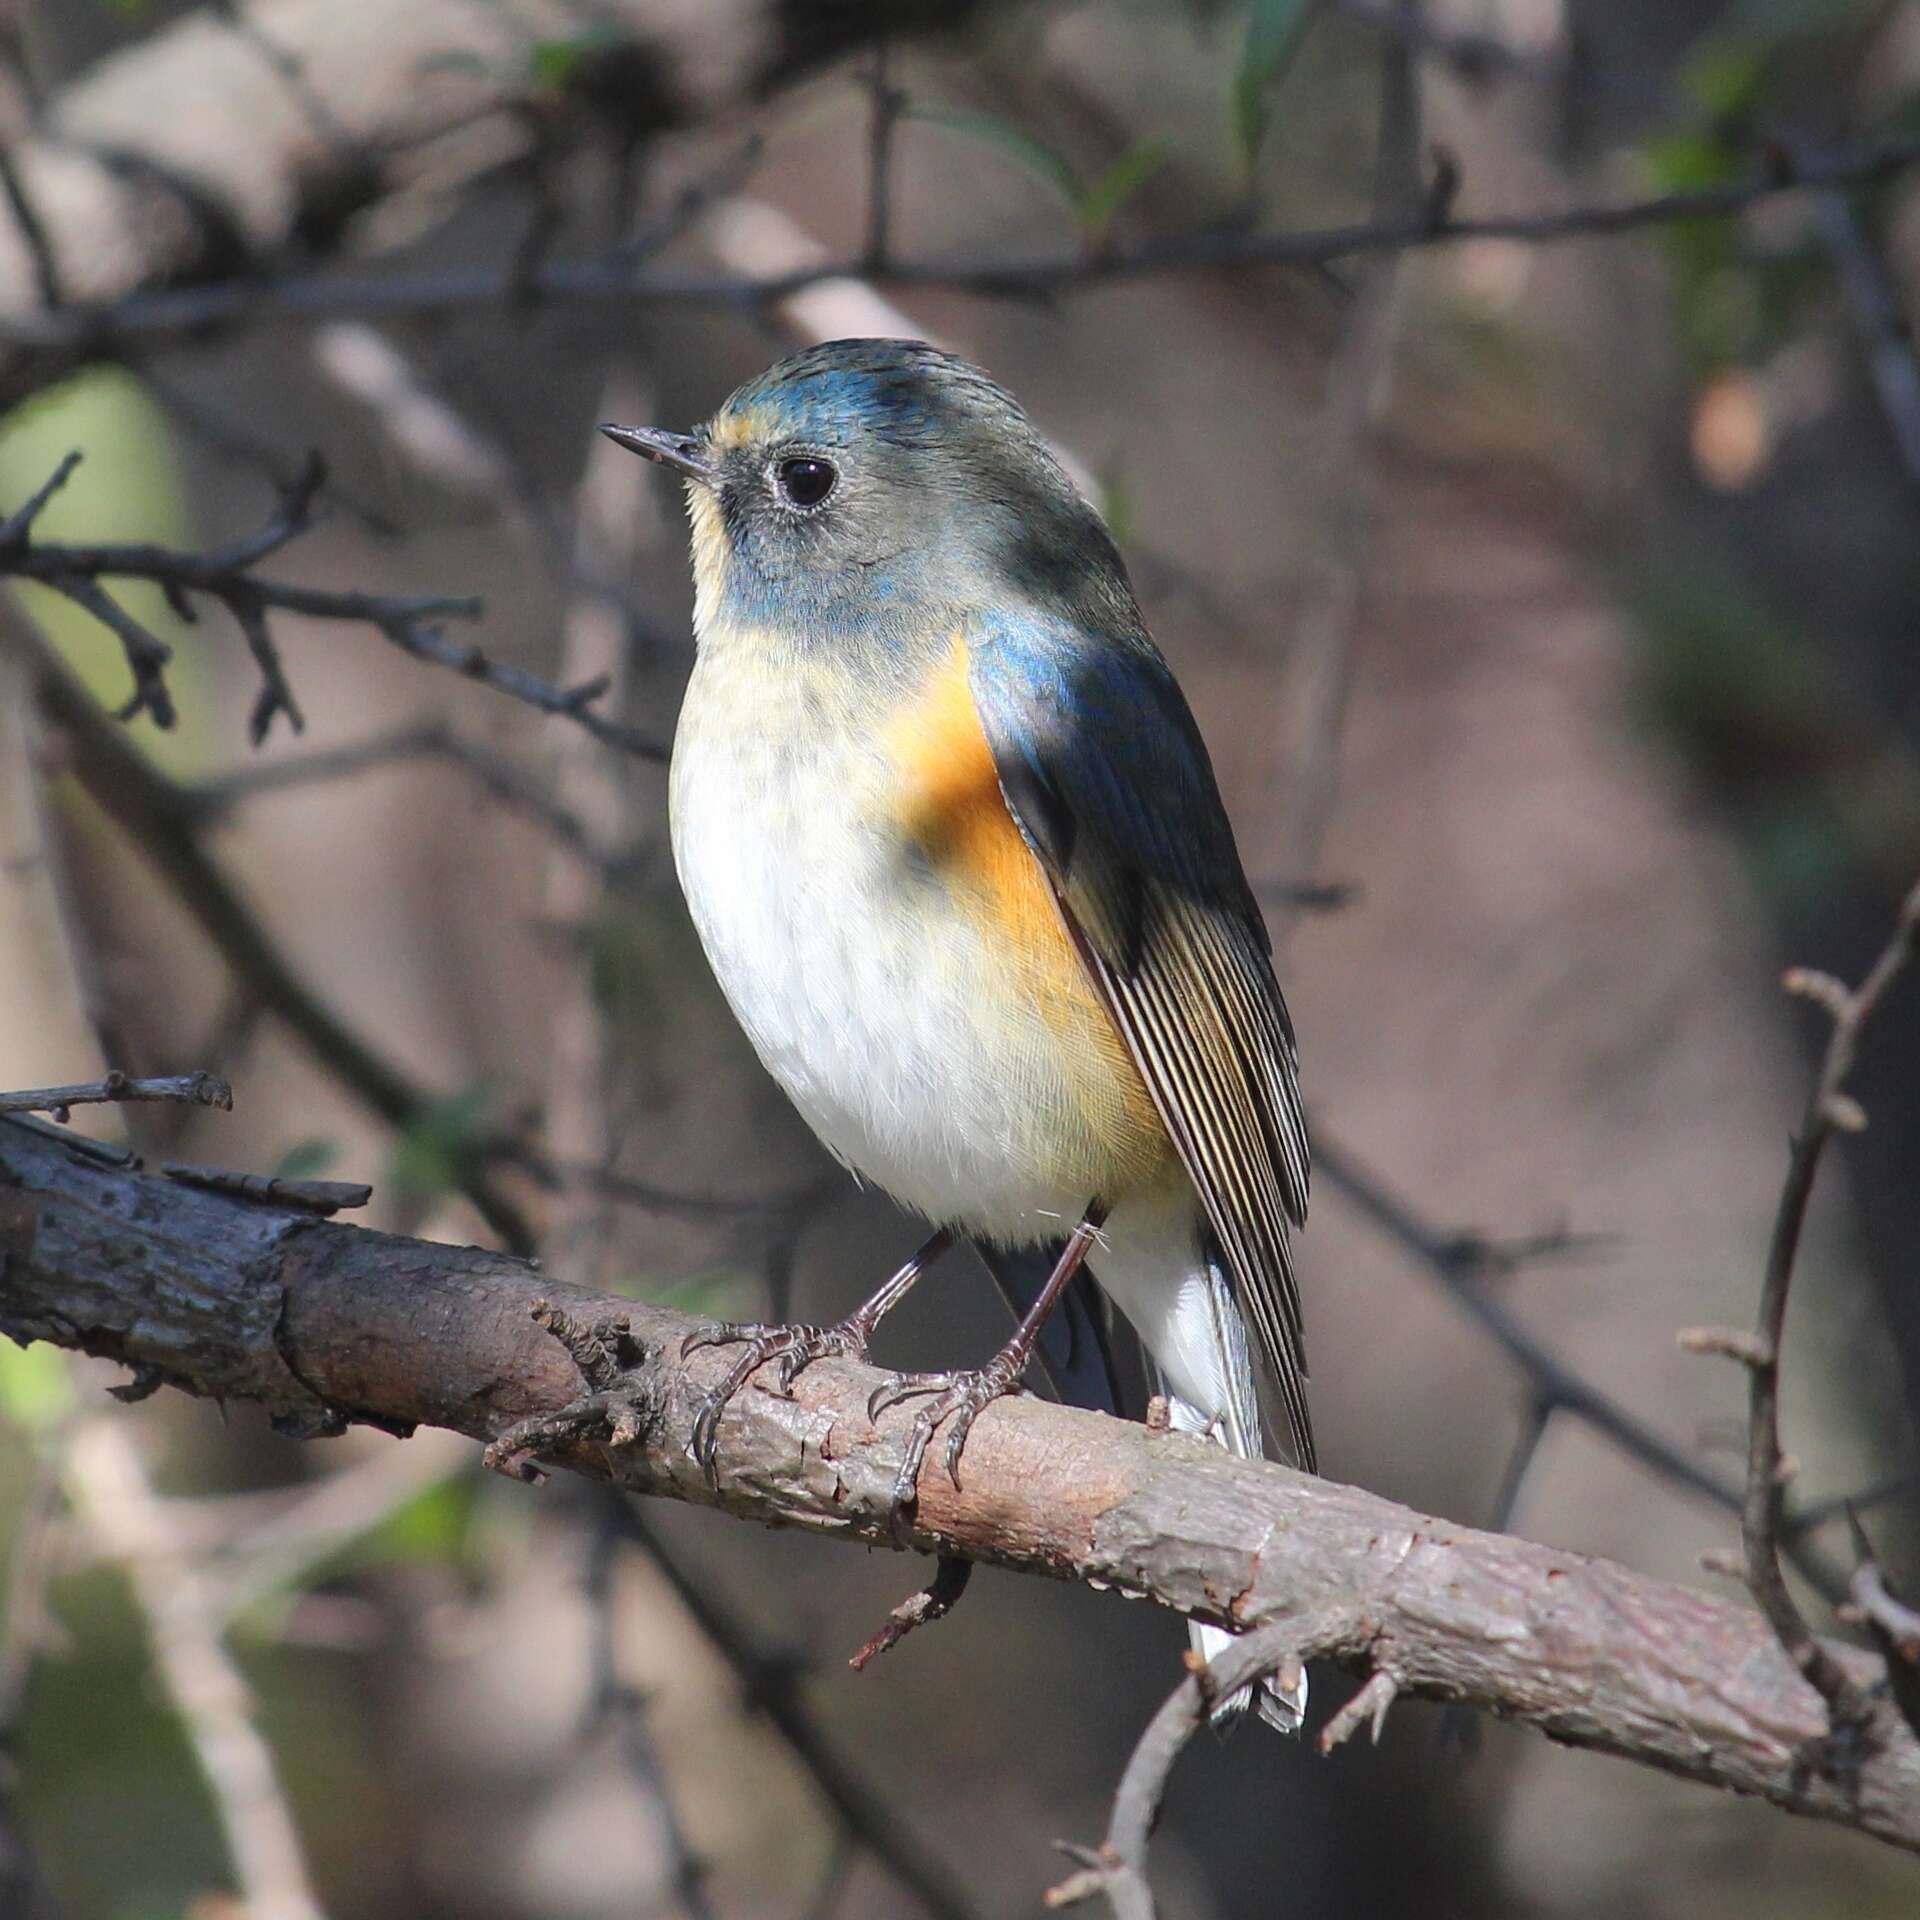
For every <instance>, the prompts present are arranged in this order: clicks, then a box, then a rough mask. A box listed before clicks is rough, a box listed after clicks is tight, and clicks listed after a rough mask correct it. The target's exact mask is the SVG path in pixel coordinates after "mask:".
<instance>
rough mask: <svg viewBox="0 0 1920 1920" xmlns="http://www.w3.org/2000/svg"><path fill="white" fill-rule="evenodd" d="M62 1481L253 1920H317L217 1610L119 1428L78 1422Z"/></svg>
mask: <svg viewBox="0 0 1920 1920" xmlns="http://www.w3.org/2000/svg"><path fill="white" fill-rule="evenodd" d="M66 1478H67V1487H68V1490H69V1494H70V1496H71V1498H72V1501H73V1505H74V1509H75V1511H76V1513H77V1514H78V1516H79V1518H80V1519H82V1520H83V1521H84V1522H85V1523H86V1524H87V1526H88V1527H89V1528H90V1529H91V1530H92V1531H93V1533H94V1535H95V1536H96V1538H97V1539H98V1541H99V1543H100V1547H101V1550H102V1552H103V1553H104V1554H105V1555H106V1557H107V1558H108V1559H110V1560H112V1561H114V1562H115V1563H116V1564H118V1565H119V1566H120V1567H121V1568H122V1569H123V1570H124V1571H125V1573H126V1577H127V1584H128V1586H129V1587H130V1589H131V1590H132V1593H133V1597H134V1599H135V1601H136V1603H137V1604H138V1606H139V1608H140V1612H141V1615H142V1617H143V1619H144V1621H145V1623H146V1628H147V1633H148V1636H149V1638H150V1641H151V1643H152V1650H153V1660H154V1666H155V1668H156V1670H157V1671H158V1673H159V1675H160V1678H161V1681H162V1683H163V1684H164V1686H165V1688H166V1691H167V1695H168V1698H169V1699H170V1700H171V1702H172V1704H173V1709H174V1712H175V1713H176V1714H177V1715H178V1716H179V1719H180V1724H181V1726H182V1727H183V1728H184V1730H185V1732H186V1735H187V1739H188V1741H189V1742H190V1743H191V1745H192V1747H193V1750H194V1754H195V1756H196V1757H197V1758H198V1760H199V1762H200V1771H201V1773H202V1774H203V1775H204V1776H205V1779H206V1783H207V1787H208V1789H209V1791H210V1793H211V1795H212V1798H213V1805H214V1811H215V1812H216V1814H217V1815H218V1816H219V1820H220V1828H221V1831H222V1833H223V1834H224V1835H225V1838H226V1845H227V1857H228V1859H229V1861H230V1862H231V1864H232V1867H233V1873H234V1879H235V1881H236V1882H237V1884H238V1889H239V1892H240V1896H241V1899H242V1900H243V1901H244V1903H245V1905H246V1910H247V1913H248V1916H249V1920H321V1908H320V1904H319V1902H318V1900H316V1899H315V1897H314V1893H313V1887H312V1884H311V1882H310V1881H309V1880H308V1877H307V1867H306V1859H305V1856H304V1855H303V1853H302V1851H301V1847H300V1836H299V1834H298V1833H297V1832H296V1830H295V1828H294V1824H293V1819H292V1816H291V1815H290V1814H289V1813H288V1811H287V1804H286V1797H285V1795H284V1794H283V1793H282V1791H281V1787H280V1782H279V1778H278V1776H277V1774H276V1772H275V1769H274V1764H273V1755H272V1753H271V1752H270V1751H269V1749H268V1747H267V1744H266V1742H265V1740H264V1739H262V1738H261V1735H260V1730H259V1728H258V1727H256V1726H255V1725H254V1722H253V1706H252V1701H251V1699H250V1697H249V1695H248V1690H247V1684H246V1681H245V1680H244V1679H243V1678H242V1676H241V1673H240V1669H239V1667H238V1666H237V1665H236V1664H235V1662H234V1659H233V1656H232V1654H231V1653H230V1652H228V1650H227V1647H226V1644H225V1642H224V1641H223V1640H222V1638H221V1633H220V1616H219V1609H218V1607H217V1605H216V1604H215V1603H214V1601H213V1599H212V1596H211V1595H210V1594H208V1592H207V1591H206V1590H205V1587H204V1584H203V1582H202V1581H201V1579H200V1576H199V1574H198V1572H197V1570H196V1569H195V1567H194V1565H193V1563H192V1561H191V1560H190V1559H189V1558H188V1557H187V1556H186V1555H185V1554H183V1553H182V1552H180V1550H179V1548H178V1546H177V1544H176V1543H175V1542H174V1540H173V1539H172V1537H171V1535H170V1533H169V1531H168V1528H167V1526H166V1523H165V1517H164V1514H163V1512H162V1509H161V1506H160V1503H159V1502H158V1501H157V1500H156V1498H155V1497H154V1492H153V1488H152V1486H151V1485H150V1484H149V1483H148V1480H147V1475H146V1469H145V1467H144V1466H143V1465H142V1463H141V1460H140V1455H139V1453H138V1452H137V1450H136V1449H135V1447H134V1443H133V1437H132V1435H131V1433H130V1432H129V1431H128V1430H127V1428H126V1426H125V1425H124V1423H123V1422H121V1421H119V1420H116V1419H112V1418H110V1417H107V1416H105V1415H101V1416H96V1417H95V1418H93V1419H90V1420H88V1421H87V1422H85V1423H84V1424H83V1425H82V1426H81V1428H80V1430H79V1431H78V1432H77V1433H76V1434H75V1435H74V1437H73V1443H72V1446H71V1448H70V1449H69V1452H68V1456H67V1470H66Z"/></svg>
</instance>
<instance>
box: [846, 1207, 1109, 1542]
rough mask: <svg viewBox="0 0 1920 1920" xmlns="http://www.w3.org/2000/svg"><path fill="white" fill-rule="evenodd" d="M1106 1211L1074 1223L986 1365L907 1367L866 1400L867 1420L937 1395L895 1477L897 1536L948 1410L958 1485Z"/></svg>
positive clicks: (920, 1417)
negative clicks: (980, 1424)
mask: <svg viewBox="0 0 1920 1920" xmlns="http://www.w3.org/2000/svg"><path fill="white" fill-rule="evenodd" d="M1106 1217H1107V1209H1106V1207H1105V1205H1104V1204H1103V1203H1102V1202H1101V1201H1099V1200H1095V1201H1094V1202H1093V1203H1092V1204H1091V1205H1090V1206H1089V1207H1088V1208H1087V1211H1086V1216H1085V1218H1084V1219H1082V1220H1081V1222H1080V1224H1079V1225H1078V1226H1077V1227H1075V1228H1074V1230H1073V1234H1072V1237H1071V1238H1070V1239H1069V1240H1068V1241H1067V1244H1066V1246H1065V1247H1063V1248H1062V1249H1061V1253H1060V1258H1059V1260H1058V1261H1057V1262H1056V1263H1055V1265H1054V1269H1053V1272H1052V1273H1051V1274H1049V1275H1048V1276H1047V1284H1046V1285H1045V1286H1044V1287H1042V1288H1041V1289H1040V1295H1039V1298H1038V1299H1036V1300H1035V1301H1034V1303H1033V1305H1032V1306H1031V1307H1029V1308H1028V1309H1027V1315H1026V1318H1025V1319H1024V1320H1022V1321H1021V1322H1020V1325H1019V1328H1018V1330H1017V1331H1016V1332H1015V1334H1014V1336H1013V1338H1012V1339H1011V1340H1009V1341H1008V1342H1007V1344H1006V1345H1005V1346H1004V1347H1002V1348H1001V1349H1000V1351H999V1352H998V1353H996V1354H995V1355H994V1356H993V1358H992V1359H991V1360H989V1361H988V1362H987V1364H986V1365H985V1366H984V1367H981V1368H979V1369H978V1370H976V1371H973V1372H968V1373H905V1374H902V1375H900V1377H899V1378H898V1379H896V1380H891V1381H889V1382H888V1383H887V1384H886V1385H885V1386H883V1387H879V1388H876V1389H875V1391H874V1393H873V1396H872V1398H871V1399H869V1400H868V1402H867V1418H868V1419H869V1420H877V1419H878V1418H879V1417H880V1415H881V1414H883V1413H884V1412H886V1410H887V1409H888V1408H889V1407H894V1406H898V1405H899V1404H900V1402H901V1401H902V1400H906V1399H910V1398H912V1397H913V1396H915V1395H918V1394H931V1395H932V1396H933V1397H932V1399H930V1400H929V1401H928V1403H927V1404H926V1405H925V1406H924V1407H922V1408H921V1409H920V1411H919V1412H918V1413H917V1414H915V1415H914V1419H913V1431H912V1433H910V1434H909V1435H908V1436H907V1450H906V1453H905V1454H904V1455H903V1456H902V1458H901V1461H900V1471H899V1473H898V1474H897V1475H896V1476H895V1477H894V1483H893V1511H892V1520H891V1524H892V1529H893V1532H894V1535H895V1537H896V1538H900V1539H902V1540H904V1539H905V1537H906V1535H907V1534H908V1533H909V1531H910V1520H911V1516H912V1513H913V1507H914V1502H915V1500H916V1499H917V1498H918V1497H919V1495H918V1488H919V1482H920V1468H921V1465H922V1463H923V1462H924V1461H925V1460H926V1457H927V1448H928V1447H929V1446H930V1445H931V1444H932V1441H933V1436H934V1433H935V1431H936V1430H937V1429H938V1427H939V1425H940V1423H941V1422H942V1421H943V1420H945V1419H946V1418H948V1416H949V1415H951V1416H952V1418H953V1431H952V1432H951V1433H950V1434H948V1436H947V1455H946V1457H947V1475H948V1477H949V1478H950V1479H951V1480H952V1481H953V1484H954V1485H955V1486H956V1487H957V1486H959V1484H960V1455H961V1453H962V1452H963V1451H964V1449H965V1447H966V1444H967V1435H968V1434H969V1433H971V1432H972V1431H973V1423H974V1421H975V1419H976V1418H977V1417H978V1416H979V1414H980V1413H981V1411H982V1410H983V1409H984V1408H986V1407H990V1406H991V1405H992V1404H993V1403H994V1401H996V1400H998V1399H999V1398H1000V1397H1001V1396H1002V1395H1003V1394H1008V1393H1017V1392H1018V1391H1019V1389H1020V1384H1021V1378H1022V1376H1023V1375H1024V1374H1025V1373H1026V1370H1027V1363H1028V1362H1029V1361H1030V1360H1031V1359H1032V1358H1033V1347H1034V1342H1035V1341H1036V1340H1038V1339H1039V1337H1040V1329H1041V1328H1042V1327H1044V1326H1045V1325H1046V1324H1047V1316H1048V1314H1050V1313H1051V1312H1052V1311H1053V1309H1054V1304H1055V1303H1056V1302H1057V1301H1058V1300H1059V1298H1060V1296H1061V1294H1063V1293H1064V1292H1065V1291H1066V1290H1067V1286H1068V1283H1069V1282H1070V1281H1071V1280H1072V1279H1073V1276H1074V1275H1075V1274H1076V1273H1078V1272H1079V1271H1080V1264H1081V1262H1082V1261H1083V1260H1085V1259H1086V1257H1087V1251H1088V1249H1089V1248H1090V1247H1091V1246H1092V1245H1093V1243H1094V1241H1095V1240H1097V1239H1098V1238H1099V1237H1100V1228H1101V1225H1102V1223H1103V1222H1104V1221H1105V1220H1106Z"/></svg>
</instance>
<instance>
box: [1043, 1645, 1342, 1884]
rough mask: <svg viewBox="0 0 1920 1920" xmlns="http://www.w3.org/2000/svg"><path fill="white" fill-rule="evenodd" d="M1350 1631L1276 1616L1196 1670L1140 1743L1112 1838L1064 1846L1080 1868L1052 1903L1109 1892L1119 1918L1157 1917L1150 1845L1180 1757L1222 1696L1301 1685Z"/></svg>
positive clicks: (1110, 1828)
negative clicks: (1306, 1671)
mask: <svg viewBox="0 0 1920 1920" xmlns="http://www.w3.org/2000/svg"><path fill="white" fill-rule="evenodd" d="M1348 1631H1349V1623H1348V1622H1347V1621H1346V1620H1345V1619H1336V1618H1334V1617H1333V1616H1331V1615H1328V1616H1324V1617H1323V1616H1319V1615H1308V1616H1306V1617H1305V1618H1300V1619H1289V1620H1275V1621H1272V1622H1270V1623H1269V1624H1268V1625H1266V1626H1264V1627H1261V1628H1259V1629H1257V1630H1256V1631H1255V1632H1253V1633H1249V1634H1246V1635H1244V1636H1243V1637H1241V1638H1240V1639H1238V1640H1236V1641H1234V1642H1233V1644H1232V1645H1231V1646H1229V1647H1226V1648H1224V1649H1223V1650H1222V1651H1221V1652H1220V1653H1219V1654H1217V1655H1216V1656H1215V1657H1214V1658H1213V1659H1212V1660H1211V1661H1209V1662H1207V1663H1206V1664H1205V1665H1204V1666H1200V1667H1198V1668H1197V1669H1196V1670H1193V1671H1190V1672H1189V1673H1188V1675H1187V1677H1186V1678H1185V1679H1184V1680H1182V1681H1181V1683H1180V1684H1179V1686H1177V1687H1176V1688H1174V1690H1173V1692H1172V1693H1171V1694H1170V1695H1169V1696H1168V1698H1167V1701H1166V1704H1165V1705H1164V1706H1162V1707H1161V1709H1160V1711H1159V1712H1158V1713H1156V1714H1155V1715H1154V1716H1153V1718H1152V1719H1151V1720H1150V1721H1149V1722H1148V1723H1147V1729H1146V1731H1145V1732H1144V1733H1143V1734H1142V1735H1141V1736H1140V1739H1139V1741H1138V1743H1137V1744H1136V1745H1135V1747H1134V1749H1133V1754H1132V1757H1131V1758H1130V1759H1129V1760H1128V1761H1127V1766H1126V1771H1125V1772H1124V1773H1123V1774H1122V1775H1121V1776H1120V1785H1119V1788H1118V1789H1117V1790H1116V1792H1115V1793H1114V1796H1113V1813H1112V1816H1111V1818H1110V1819H1109V1820H1108V1822H1107V1832H1106V1837H1105V1839H1104V1840H1102V1841H1101V1843H1100V1845H1099V1846H1098V1847H1076V1846H1066V1845H1063V1846H1062V1849H1061V1850H1062V1851H1063V1852H1064V1853H1066V1854H1067V1855H1068V1856H1069V1858H1071V1859H1073V1860H1075V1861H1077V1862H1078V1863H1079V1868H1080V1870H1079V1871H1078V1872H1077V1873H1075V1874H1072V1875H1070V1876H1069V1877H1068V1878H1067V1879H1066V1880H1064V1881H1062V1882H1061V1883H1060V1884H1059V1885H1058V1886H1056V1887H1054V1888H1052V1889H1051V1890H1050V1891H1049V1892H1048V1894H1047V1905H1048V1906H1049V1907H1056V1908H1057V1907H1070V1906H1077V1905H1078V1904H1079V1903H1080V1902H1081V1901H1083V1900H1091V1899H1093V1898H1094V1897H1095V1896H1103V1897H1104V1898H1105V1899H1106V1902H1107V1904H1108V1906H1109V1907H1110V1908H1111V1909H1112V1911H1113V1915H1114V1920H1155V1915H1156V1913H1157V1911H1158V1910H1157V1908H1156V1907H1155V1904H1154V1898H1153V1890H1152V1888H1151V1886H1150V1885H1149V1883H1148V1880H1147V1843H1148V1841H1149V1840H1150V1839H1151V1837H1152V1834H1153V1829H1154V1824H1155V1822H1156V1821H1157V1820H1158V1819H1159V1816H1160V1802H1161V1801H1162V1799H1163V1798H1165V1795H1166V1790H1167V1781H1168V1778H1169V1777H1170V1776H1171V1774H1172V1772H1173V1767H1174V1762H1175V1761H1177V1760H1178V1759H1179V1758H1180V1756H1181V1754H1182V1753H1184V1752H1185V1751H1186V1749H1187V1747H1188V1746H1189V1745H1190V1744H1191V1742H1192V1740H1193V1737H1194V1735H1195V1734H1197V1733H1198V1732H1199V1731H1200V1729H1201V1728H1202V1727H1204V1726H1206V1725H1207V1724H1208V1722H1209V1720H1210V1719H1211V1717H1212V1713H1213V1708H1214V1704H1215V1702H1216V1701H1220V1700H1224V1699H1228V1698H1230V1697H1231V1696H1232V1695H1233V1694H1235V1693H1237V1692H1238V1691H1239V1690H1240V1689H1241V1688H1242V1687H1246V1686H1251V1685H1252V1684H1253V1682H1254V1681H1256V1680H1258V1679H1260V1678H1262V1677H1263V1676H1265V1675H1267V1674H1275V1673H1277V1674H1278V1675H1280V1684H1281V1686H1282V1687H1283V1688H1285V1687H1287V1686H1289V1684H1290V1683H1297V1681H1298V1677H1299V1668H1300V1666H1301V1665H1302V1664H1303V1663H1304V1661H1305V1660H1306V1658H1307V1656H1308V1655H1310V1654H1312V1653H1316V1652H1318V1651H1320V1650H1321V1648H1323V1647H1325V1646H1328V1645H1331V1644H1332V1643H1334V1642H1335V1641H1337V1640H1339V1639H1340V1638H1342V1637H1343V1636H1344V1635H1345V1634H1346V1633H1347V1632H1348ZM1289 1669H1291V1670H1292V1671H1291V1672H1289Z"/></svg>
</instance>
